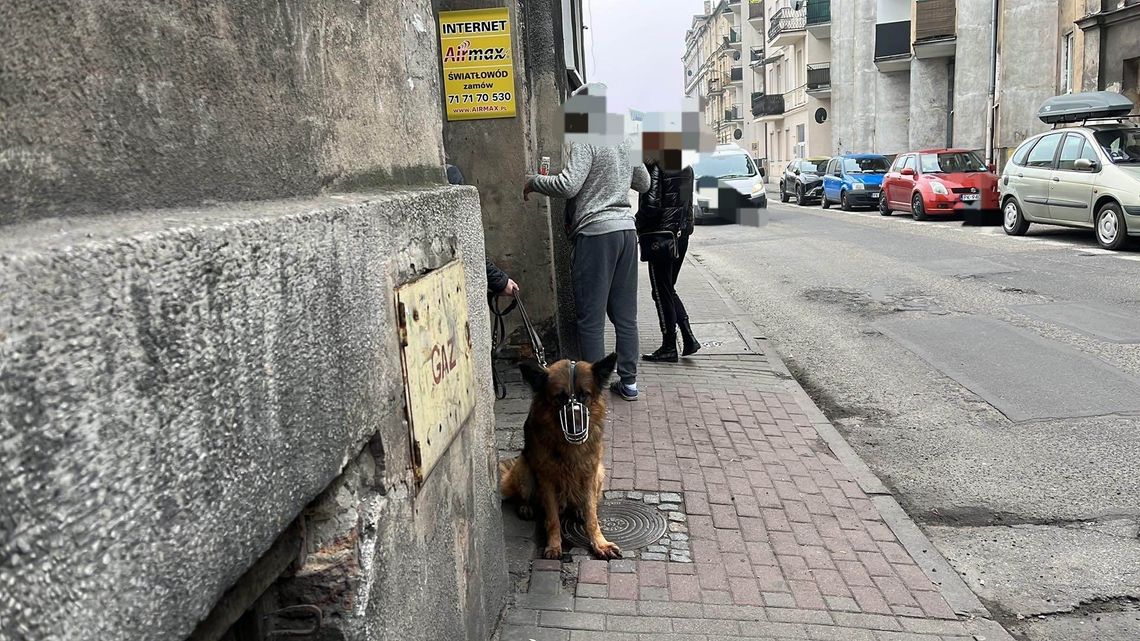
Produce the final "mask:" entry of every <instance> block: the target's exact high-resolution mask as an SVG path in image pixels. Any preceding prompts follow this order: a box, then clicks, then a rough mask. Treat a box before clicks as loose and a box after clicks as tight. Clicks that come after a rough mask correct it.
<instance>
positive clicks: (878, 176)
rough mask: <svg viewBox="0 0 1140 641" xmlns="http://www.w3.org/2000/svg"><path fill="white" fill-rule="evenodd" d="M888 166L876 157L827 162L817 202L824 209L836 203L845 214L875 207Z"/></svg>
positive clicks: (849, 156) (855, 156) (851, 156)
mask: <svg viewBox="0 0 1140 641" xmlns="http://www.w3.org/2000/svg"><path fill="white" fill-rule="evenodd" d="M890 167H891V163H890V162H888V161H887V159H886V157H885V156H880V155H879V154H845V155H842V156H837V157H835V158H832V159H831V160H829V161H827V169H826V170H825V172H824V176H823V194H822V197H821V198H820V203H821V204H822V205H823V208H824V209H827V208H828V207H831V204H832V203H839V206H840V207H842V208H843V209H844V211H850V210H851V209H852V208H854V207H876V206H878V204H879V190H880V188H881V187H882V184H883V176H884V175H886V173H887V170H888V169H890Z"/></svg>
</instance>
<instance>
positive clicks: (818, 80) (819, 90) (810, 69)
mask: <svg viewBox="0 0 1140 641" xmlns="http://www.w3.org/2000/svg"><path fill="white" fill-rule="evenodd" d="M807 93H808V95H809V96H814V97H816V98H830V97H831V63H830V62H820V63H816V64H810V65H808V66H807Z"/></svg>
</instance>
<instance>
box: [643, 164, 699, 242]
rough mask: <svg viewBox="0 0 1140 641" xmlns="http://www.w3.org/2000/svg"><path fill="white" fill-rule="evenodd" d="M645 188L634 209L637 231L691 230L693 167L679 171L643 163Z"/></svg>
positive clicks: (683, 233)
mask: <svg viewBox="0 0 1140 641" xmlns="http://www.w3.org/2000/svg"><path fill="white" fill-rule="evenodd" d="M645 167H646V169H648V170H649V191H647V192H645V193H644V194H642V196H641V198H640V202H639V206H638V209H637V233H638V234H645V233H649V232H655V231H671V232H673V233H675V234H681V235H684V236H688V235H689V234H692V233H693V168H692V167H685V168H684V169H681V170H679V171H670V170H667V169H663V168H662V167H661V166H660V165H658V164H656V163H647V164H646V166H645Z"/></svg>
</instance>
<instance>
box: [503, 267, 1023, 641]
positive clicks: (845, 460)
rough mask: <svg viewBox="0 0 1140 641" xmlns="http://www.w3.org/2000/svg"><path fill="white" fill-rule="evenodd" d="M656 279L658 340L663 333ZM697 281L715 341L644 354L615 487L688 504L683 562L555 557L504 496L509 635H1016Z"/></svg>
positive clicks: (888, 639) (581, 554)
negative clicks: (672, 356)
mask: <svg viewBox="0 0 1140 641" xmlns="http://www.w3.org/2000/svg"><path fill="white" fill-rule="evenodd" d="M647 281H648V279H647V278H645V276H644V272H643V274H642V285H643V287H642V290H643V292H642V300H641V301H640V303H641V304H640V311H639V314H640V321H641V327H642V342H643V344H642V347H643V350H642V351H649V350H651V349H653V348H654V347H655V346H656V343H657V342H658V341H660V334H659V332H658V331H657V327H656V320H655V319H656V315H655V314H654V311H653V306H652V302H651V301H650V300H649V293H648V286H647ZM681 281H682V282H681V283H680V284H679V289H680V291H681V296H682V299H683V300H684V301H685V302H686V306H687V307H688V308H689V310H690V314H691V316H692V319H693V321H694V331H695V332H697V333H698V337H700V338H702V340H706V341H708V345H707V347H706V349H705V351H703V352H702V353H701V354H700V355H698V357H696V358H693V359H689V360H688V361H686V362H683V363H681V364H678V365H646V364H642V365H641V371H640V373H639V387H640V389H641V390H642V398H641V400H640V401H638V402H636V403H626V402H623V401H621V400H618V399H612V400H611V402H610V413H609V419H608V424H607V431H606V446H607V447H606V468H607V470H608V475H607V483H606V488H607V490H608V492H607V498H611V499H612V498H614V497H616V496H618V495H619V494H626V495H627V494H628V493H629V492H631V491H632V492H633V496H634V497H635V498H645V499H646V500H647V501H650V502H653V503H657V502H672V503H676V504H677V505H676V506H670V507H669V509H677V510H679V511H680V512H681V513H683V516H677V517H676V520H683V525H684V526H685V527H683V528H681V527H679V528H677V529H675V530H673V532H674V534H673V540H672V543H671V545H672V546H673V547H672V548H671V549H669V555H668V556H665V555H664V554H662V552H664V550H662V549H660V548H657V549H654V550H649V549H641V550H625V551H624V552H625V557H626V558H623V559H621V560H617V561H610V562H606V561H598V560H594V559H592V558H591V557H589V556H588V555H587V554H586V551H585V550H581V549H575V550H571V553H570V555H569V557H568V559H569V560H567V559H564V560H563V561H562V562H560V561H547V560H543V559H536V558H535V557H536V556H537V553H538V549H539V547H538V543H539V542H538V540H537V537H538V536H539V535H538V534H537V533H536V530H535V525H534V524H533V523H527V522H522V521H520V520H518V519H517V517H515V516H514V510H513V507H511V506H504V518H505V520H506V533H507V544H508V548H509V558H510V559H511V572H512V575H513V576H514V578H515V581H516V584H517V590H518V593H517V594H516V596H515V598H514V600H513V603H512V606H511V607H510V608H509V610H508V611H507V613H506V614H505V617H504V620H503V623H502V626H501V629H500V631H499V637H498V638H500V639H501V640H502V641H515V640H519V639H521V640H524V641H525V640H528V639H533V640H534V641H546V640H562V641H567V640H571V641H584V640H589V639H608V640H614V641H620V640H634V639H661V640H673V639H676V640H680V639H686V640H688V639H693V640H696V639H701V640H704V639H710V640H711V639H722V638H748V639H780V640H808V639H835V640H851V641H860V640H867V641H904V640H913V641H934V640H939V639H940V640H949V639H954V640H961V639H979V638H984V639H988V640H991V641H993V640H997V639H1009V638H1010V637H1009V636H1008V635H1007V634H1006V633H1005V632H1004V631H1003V630H1002V629H1001V628H1000V627H999V626H997V625H996V624H993V623H992V622H990V621H988V620H986V619H985V618H984V617H985V616H986V613H985V610H984V608H982V606H981V604H980V603H978V602H977V599H976V598H975V597H974V596H973V594H972V593H970V592H969V590H968V589H966V588H965V586H964V585H963V584H962V583H961V581H960V579H958V577H957V575H955V574H954V572H953V571H952V570H951V569H950V568H949V566H948V565H946V564H945V561H943V560H942V559H941V557H939V556H937V553H936V552H935V551H934V549H933V547H932V546H930V544H929V542H927V541H926V540H925V537H923V536H922V534H921V532H920V531H919V530H918V528H917V527H916V526H915V525H914V524H913V522H912V521H910V519H909V518H907V517H906V515H905V514H903V512H902V510H901V509H899V508H898V506H897V503H895V502H894V499H893V498H891V497H890V496H889V495H888V494H887V492H886V490H885V488H883V487H882V485H881V484H880V483H879V482H878V479H876V478H874V477H873V475H871V473H870V472H869V471H868V470H867V469H866V467H865V466H863V464H862V462H861V461H859V460H858V458H857V457H856V456H855V455H854V453H853V452H852V451H851V450H850V448H849V447H847V446H846V443H845V442H843V441H842V438H841V437H840V436H839V435H838V433H837V432H835V430H834V429H833V428H832V427H831V425H830V424H829V423H827V421H826V419H825V418H824V417H823V416H822V414H820V413H819V411H818V410H817V409H816V408H815V406H814V405H813V404H812V403H811V401H810V399H809V398H808V397H807V395H806V394H805V393H804V392H803V390H802V389H801V388H800V387H799V386H798V385H797V384H796V383H795V381H794V380H792V379H791V377H790V376H789V375H788V372H787V369H786V368H784V366H783V364H782V362H780V360H779V358H778V356H776V355H775V354H774V353H773V352H772V351H771V350H770V347H769V345H768V343H767V341H766V340H765V339H764V338H763V337H761V336H760V334H759V333H758V332H757V330H756V328H755V327H754V326H752V324H751V323H750V322H749V321H748V320H747V319H746V318H744V317H743V315H742V314H741V313H740V312H739V310H738V309H737V308H736V307H735V305H734V304H733V303H732V301H731V300H729V299H728V298H727V296H725V295H723V293H722V292H720V291H719V288H718V286H717V285H716V284H715V283H714V282H712V281H711V280H710V279H709V278H708V277H707V275H706V272H705V271H704V270H703V269H702V268H701V267H700V266H699V264H698V263H695V262H693V261H692V260H690V264H689V265H687V266H686V268H685V270H683V271H682V278H681ZM501 369H503V370H506V369H507V368H505V367H504V368H501ZM508 379H509V381H510V385H511V387H510V396H509V398H508V399H506V400H504V401H500V403H499V405H498V406H497V408H496V414H497V418H498V421H497V431H498V432H497V436H498V443H499V448H500V450H501V456H502V457H507V456H511V455H514V454H515V452H516V451H517V450H518V449H519V448H521V446H522V433H521V428H522V422H523V418H525V414H526V410H527V406H528V404H529V401H528V398H527V396H528V394H527V392H526V390H525V388H524V387H523V386H522V385H521V382H519V381H518V377H517V375H514V374H511V375H508ZM884 515H885V517H884ZM666 558H668V559H671V560H662V559H666ZM932 579H933V580H932Z"/></svg>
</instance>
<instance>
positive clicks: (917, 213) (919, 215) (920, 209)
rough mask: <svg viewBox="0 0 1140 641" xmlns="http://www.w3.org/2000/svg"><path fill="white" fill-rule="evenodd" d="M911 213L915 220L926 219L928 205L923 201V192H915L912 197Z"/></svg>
mask: <svg viewBox="0 0 1140 641" xmlns="http://www.w3.org/2000/svg"><path fill="white" fill-rule="evenodd" d="M910 213H911V215H912V216H914V219H915V220H926V205H925V204H924V203H923V202H922V194H919V193H915V195H914V196H912V197H911V199H910Z"/></svg>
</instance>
